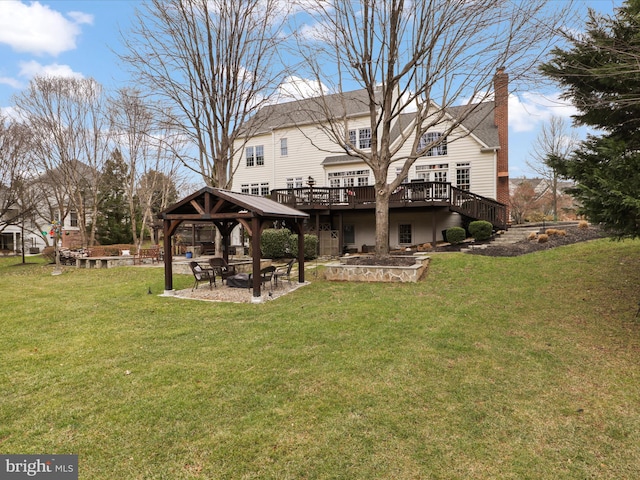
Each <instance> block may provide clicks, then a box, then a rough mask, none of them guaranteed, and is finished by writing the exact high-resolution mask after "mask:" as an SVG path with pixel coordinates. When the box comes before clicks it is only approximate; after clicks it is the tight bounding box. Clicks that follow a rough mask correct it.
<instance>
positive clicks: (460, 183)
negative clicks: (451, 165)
mask: <svg viewBox="0 0 640 480" xmlns="http://www.w3.org/2000/svg"><path fill="white" fill-rule="evenodd" d="M456 186H457V187H458V188H459V189H461V190H467V191H469V190H471V168H470V164H469V162H465V163H457V164H456Z"/></svg>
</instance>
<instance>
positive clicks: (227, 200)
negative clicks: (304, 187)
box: [158, 187, 309, 221]
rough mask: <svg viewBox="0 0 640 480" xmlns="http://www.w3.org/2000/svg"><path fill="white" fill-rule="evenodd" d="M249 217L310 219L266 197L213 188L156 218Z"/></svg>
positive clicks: (193, 195)
mask: <svg viewBox="0 0 640 480" xmlns="http://www.w3.org/2000/svg"><path fill="white" fill-rule="evenodd" d="M250 217H262V218H267V219H289V218H292V219H296V218H297V219H304V218H308V217H309V215H308V214H307V213H303V212H301V211H299V210H296V209H294V208H291V207H288V206H286V205H282V204H280V203H278V202H274V201H273V200H271V199H269V198H266V197H260V196H257V195H249V194H246V193H238V192H231V191H229V190H222V189H220V188H213V187H204V188H202V189H200V190H198V191H197V192H195V193H193V194H191V195H189V196H187V197H185V198H183V199H182V200H180V201H179V202H177V203H175V204H173V205H171V206H170V207H168V208H167V209H166V210H163V211H162V212H160V213H159V214H158V218H161V219H164V220H191V221H198V220H202V221H210V220H230V219H234V218H250Z"/></svg>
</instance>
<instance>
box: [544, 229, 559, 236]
mask: <svg viewBox="0 0 640 480" xmlns="http://www.w3.org/2000/svg"><path fill="white" fill-rule="evenodd" d="M544 233H546V234H547V235H549V236H550V237H552V236H554V235H557V234H558V230H556V229H555V228H547V230H546V231H545V232H544Z"/></svg>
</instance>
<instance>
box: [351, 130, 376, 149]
mask: <svg viewBox="0 0 640 480" xmlns="http://www.w3.org/2000/svg"><path fill="white" fill-rule="evenodd" d="M349 144H351V145H353V146H354V147H355V148H359V149H361V150H364V149H368V148H371V129H370V128H360V129H358V130H349Z"/></svg>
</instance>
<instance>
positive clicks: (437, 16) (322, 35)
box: [300, 0, 568, 255]
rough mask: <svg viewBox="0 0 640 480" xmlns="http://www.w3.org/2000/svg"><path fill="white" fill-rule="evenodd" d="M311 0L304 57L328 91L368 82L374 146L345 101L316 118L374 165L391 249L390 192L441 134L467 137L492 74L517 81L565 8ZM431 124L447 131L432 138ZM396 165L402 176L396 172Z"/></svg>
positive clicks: (446, 0)
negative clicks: (355, 131) (360, 135)
mask: <svg viewBox="0 0 640 480" xmlns="http://www.w3.org/2000/svg"><path fill="white" fill-rule="evenodd" d="M313 3H314V4H315V8H314V9H313V11H311V10H310V12H311V13H312V15H314V16H315V19H316V20H317V28H316V29H315V30H314V35H312V36H311V37H307V38H304V39H301V40H300V44H301V45H302V46H303V48H302V55H303V60H304V65H306V66H308V68H309V69H310V72H309V75H311V76H313V78H314V79H316V80H317V81H318V82H321V83H322V84H325V85H329V89H328V90H330V91H328V92H325V93H332V92H333V91H335V92H337V93H341V92H343V91H344V88H345V87H347V86H350V85H354V84H355V85H358V86H359V87H360V88H363V89H365V91H366V92H367V96H368V102H367V104H366V105H364V106H363V107H364V108H365V110H366V111H367V112H368V115H369V123H370V127H371V147H370V148H358V145H357V142H356V143H354V142H353V141H352V140H351V139H350V137H349V118H348V117H347V116H346V111H347V109H346V108H344V109H336V108H335V107H332V108H331V109H329V108H328V103H325V104H324V105H321V107H324V112H323V118H321V119H320V118H318V119H316V120H317V121H319V122H322V123H321V125H322V127H321V128H322V129H323V131H324V133H325V134H326V135H327V136H328V137H329V138H330V139H331V141H332V143H334V144H336V145H338V147H339V150H336V151H335V152H332V153H342V154H344V153H345V152H346V153H348V154H349V155H352V156H355V157H357V158H359V159H361V160H362V161H364V162H365V163H366V164H367V165H368V166H369V167H370V168H371V170H372V172H373V175H374V178H375V192H376V253H377V255H386V254H388V252H389V241H388V236H389V198H390V195H391V194H392V192H393V191H394V190H395V189H396V188H397V187H398V186H399V185H400V184H401V182H402V181H403V180H404V179H405V178H406V177H407V174H408V172H409V169H410V168H411V166H412V165H413V163H414V162H415V161H416V159H418V158H419V157H420V156H423V155H424V154H425V153H426V152H427V151H429V150H430V149H432V148H435V147H438V146H439V145H440V144H442V143H443V142H444V141H447V142H448V143H450V142H453V141H455V140H456V139H457V138H460V137H461V136H464V135H468V134H469V133H470V132H469V131H468V130H464V129H461V128H459V127H460V125H461V123H463V122H465V120H466V119H467V118H469V117H470V116H471V115H473V114H474V113H476V112H477V111H478V110H479V105H480V103H481V102H483V101H487V100H490V99H491V98H492V95H493V92H492V83H493V81H494V75H495V73H496V72H497V71H499V70H500V69H501V68H503V67H504V68H506V70H508V71H509V75H510V77H511V80H512V81H513V82H514V83H518V82H520V81H522V80H523V79H524V78H525V75H527V74H528V73H529V72H531V71H533V68H532V67H533V66H534V65H535V63H536V61H537V59H538V58H539V56H540V55H541V53H542V52H543V51H544V50H545V49H546V47H547V46H548V44H549V43H550V42H551V41H552V39H553V37H554V26H555V25H556V24H557V22H558V20H556V19H562V18H563V16H562V14H561V13H560V14H559V13H558V12H557V11H551V10H552V9H551V8H550V6H549V5H548V2H546V1H545V0H532V1H528V2H510V1H501V0H479V1H468V0H424V1H419V2H407V1H405V0H382V1H380V0H361V1H345V2H324V1H321V0H318V1H316V2H313ZM564 5H568V4H566V3H565V4H563V6H564ZM309 30H310V29H306V30H305V31H306V32H308V31H309ZM302 66H303V65H301V68H302ZM327 66H330V68H327ZM330 74H333V75H331V76H330ZM453 106H457V107H458V108H457V112H456V116H455V117H452V116H450V115H448V113H447V111H448V109H450V108H451V107H453ZM398 127H403V128H398ZM433 127H438V132H440V133H441V135H439V136H430V137H429V136H427V135H426V132H427V131H428V130H429V129H432V128H433ZM394 129H397V131H398V135H397V136H395V135H394V134H393V132H394ZM456 136H457V138H456ZM392 163H393V164H394V166H398V168H399V174H398V175H397V176H396V177H395V178H394V179H393V180H389V177H390V176H389V168H390V167H391V166H392Z"/></svg>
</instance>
